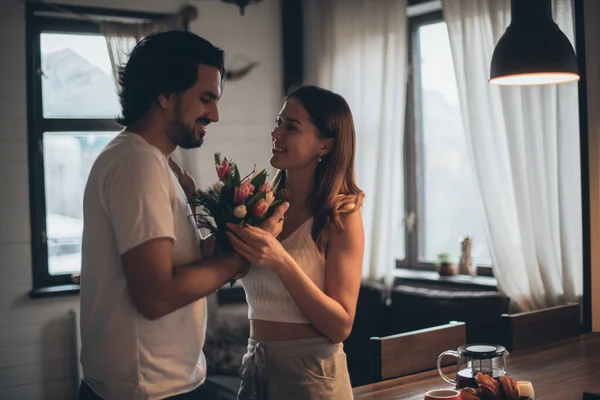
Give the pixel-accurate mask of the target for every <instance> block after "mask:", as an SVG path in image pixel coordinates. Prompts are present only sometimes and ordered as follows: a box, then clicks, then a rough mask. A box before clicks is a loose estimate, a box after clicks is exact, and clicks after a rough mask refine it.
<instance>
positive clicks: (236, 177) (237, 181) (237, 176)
mask: <svg viewBox="0 0 600 400" xmlns="http://www.w3.org/2000/svg"><path fill="white" fill-rule="evenodd" d="M232 175H233V183H234V185H235V186H240V183H241V180H240V171H238V167H237V165H234V166H233V169H232Z"/></svg>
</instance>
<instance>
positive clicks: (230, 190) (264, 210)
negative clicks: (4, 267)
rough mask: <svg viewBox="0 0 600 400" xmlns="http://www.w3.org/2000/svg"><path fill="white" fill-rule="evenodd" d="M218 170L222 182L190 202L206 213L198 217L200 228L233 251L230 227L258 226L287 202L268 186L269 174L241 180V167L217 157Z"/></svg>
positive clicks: (282, 193)
mask: <svg viewBox="0 0 600 400" xmlns="http://www.w3.org/2000/svg"><path fill="white" fill-rule="evenodd" d="M215 168H216V170H217V176H218V178H219V180H218V182H216V183H215V184H214V185H212V187H210V188H208V189H207V190H197V191H196V192H195V193H194V195H193V196H192V198H191V199H190V200H189V201H190V204H191V205H194V206H200V207H201V208H202V209H203V212H202V213H201V214H197V226H198V228H204V229H208V230H209V231H210V232H211V233H212V234H214V235H215V238H216V240H217V246H218V248H219V249H220V250H222V251H225V250H230V249H231V244H230V243H229V239H228V238H227V236H226V235H225V233H226V232H227V226H226V224H227V223H229V222H231V223H235V224H240V223H244V224H248V225H253V226H256V225H258V224H259V223H260V222H261V221H262V220H264V219H265V218H268V217H269V216H271V214H272V213H273V211H274V210H275V209H276V208H277V206H278V205H279V204H281V203H282V202H283V201H284V192H283V190H281V191H278V192H277V193H275V192H274V191H273V188H271V186H270V185H269V183H267V182H266V180H267V172H266V171H265V170H264V169H263V170H262V171H256V169H255V170H254V171H252V172H251V173H250V174H249V175H248V176H246V177H244V178H240V172H239V171H238V168H237V165H236V164H235V163H234V162H233V161H231V160H228V159H227V158H223V159H221V154H220V153H215Z"/></svg>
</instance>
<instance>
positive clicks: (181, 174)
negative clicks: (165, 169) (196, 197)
mask: <svg viewBox="0 0 600 400" xmlns="http://www.w3.org/2000/svg"><path fill="white" fill-rule="evenodd" d="M169 166H170V167H171V170H172V171H173V172H174V173H175V176H177V180H178V181H179V184H180V185H181V188H182V189H183V192H184V193H185V195H186V196H187V197H188V198H189V197H191V196H192V195H193V194H194V192H195V191H196V181H195V180H194V178H193V177H192V176H191V175H190V174H189V172H187V171H186V170H184V169H183V168H181V166H180V165H179V164H177V163H176V162H175V160H173V159H172V158H171V157H169Z"/></svg>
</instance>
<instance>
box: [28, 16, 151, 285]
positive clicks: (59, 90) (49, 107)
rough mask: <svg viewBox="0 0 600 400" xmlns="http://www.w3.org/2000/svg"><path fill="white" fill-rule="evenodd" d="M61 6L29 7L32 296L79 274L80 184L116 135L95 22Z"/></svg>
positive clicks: (111, 84) (113, 92)
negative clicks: (65, 11)
mask: <svg viewBox="0 0 600 400" xmlns="http://www.w3.org/2000/svg"><path fill="white" fill-rule="evenodd" d="M65 8H66V7H65V6H61V7H60V9H59V11H57V9H56V7H53V6H50V5H40V4H36V5H28V6H27V50H28V55H27V56H28V58H27V59H28V120H29V124H28V125H29V175H30V203H31V241H32V261H33V286H34V287H33V289H34V290H33V292H32V294H36V293H38V294H39V293H40V292H41V293H44V291H48V290H47V289H44V288H49V287H56V286H61V285H69V284H72V283H73V282H72V279H71V275H72V274H73V273H77V272H79V270H80V267H81V235H82V229H83V216H82V211H83V210H82V203H83V192H84V189H85V184H86V181H87V178H88V175H89V172H90V169H91V166H92V164H93V162H94V161H95V159H96V157H97V156H98V154H100V152H101V151H102V149H103V148H104V146H106V144H107V143H108V142H109V141H110V140H111V139H112V138H113V137H115V136H116V135H117V133H118V132H119V131H120V130H121V126H120V125H119V124H118V123H117V122H116V121H115V117H116V116H118V115H119V113H120V105H119V101H118V96H117V88H116V84H115V81H114V79H113V76H112V69H111V64H110V58H109V55H108V49H107V46H106V41H105V39H104V37H103V36H102V35H101V34H100V32H99V27H98V24H96V23H94V22H93V21H90V20H89V19H77V18H72V16H73V14H69V13H64V12H60V11H61V10H65ZM66 9H67V10H70V11H73V12H74V13H82V14H86V15H99V14H100V13H99V11H101V10H94V9H87V8H86V9H84V8H78V7H68V8H66ZM125 14H127V13H124V12H118V13H117V14H115V15H116V16H119V17H128V15H125ZM65 16H69V18H67V17H65ZM146 17H147V16H146ZM153 17H156V16H154V15H153ZM129 18H144V16H140V15H139V14H137V13H136V15H135V16H133V15H130V16H129Z"/></svg>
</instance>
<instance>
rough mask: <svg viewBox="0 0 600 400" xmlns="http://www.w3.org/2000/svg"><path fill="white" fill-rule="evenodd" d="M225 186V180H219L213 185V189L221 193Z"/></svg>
mask: <svg viewBox="0 0 600 400" xmlns="http://www.w3.org/2000/svg"><path fill="white" fill-rule="evenodd" d="M223 186H224V185H223V182H221V181H219V182H217V183H215V184H214V185H213V189H214V191H215V192H217V194H218V193H221V189H223Z"/></svg>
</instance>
